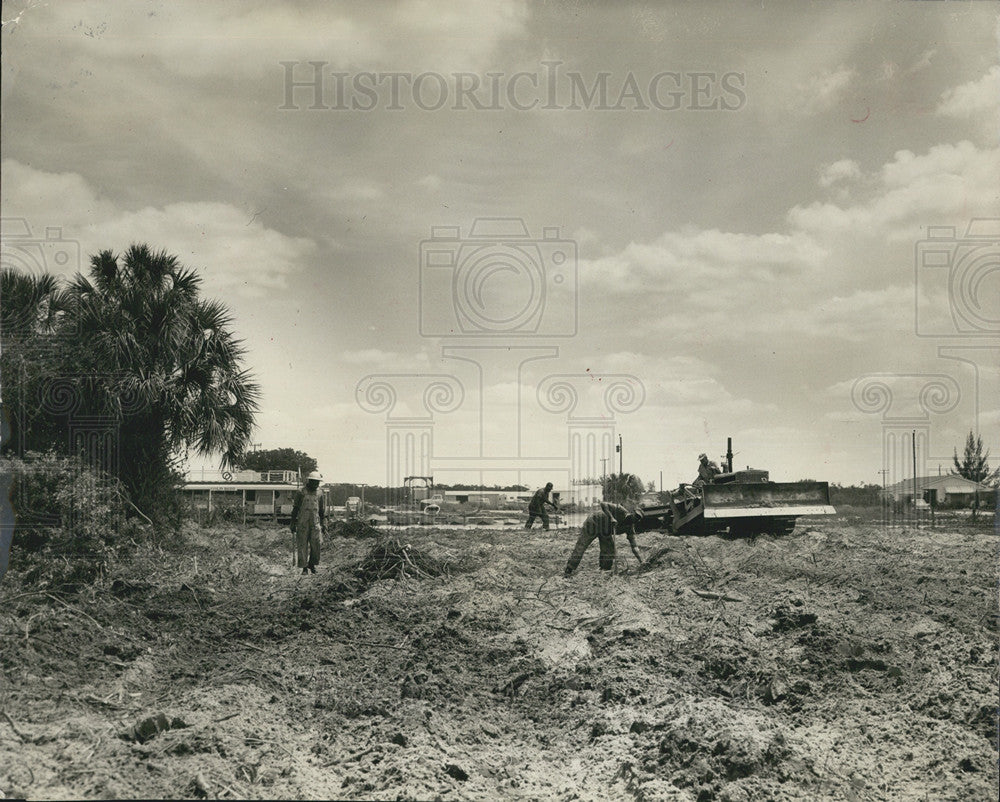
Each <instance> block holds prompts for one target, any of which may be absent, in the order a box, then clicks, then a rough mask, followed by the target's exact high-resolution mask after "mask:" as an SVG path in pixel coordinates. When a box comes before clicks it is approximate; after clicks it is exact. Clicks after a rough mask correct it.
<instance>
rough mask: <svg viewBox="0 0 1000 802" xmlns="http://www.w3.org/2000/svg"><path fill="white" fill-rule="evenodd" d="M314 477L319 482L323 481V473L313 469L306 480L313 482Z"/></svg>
mask: <svg viewBox="0 0 1000 802" xmlns="http://www.w3.org/2000/svg"><path fill="white" fill-rule="evenodd" d="M313 479H315V480H316V481H317V482H322V481H323V474H321V473H320V472H319V471H312V472H311V473H310V474H309V475H308V476H307V477H306V481H307V482H311V481H312V480H313Z"/></svg>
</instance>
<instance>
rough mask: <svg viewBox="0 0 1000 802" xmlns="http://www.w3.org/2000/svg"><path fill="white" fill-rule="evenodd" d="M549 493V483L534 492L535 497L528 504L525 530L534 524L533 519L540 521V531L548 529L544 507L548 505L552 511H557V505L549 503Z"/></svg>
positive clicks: (550, 490) (547, 516) (550, 483)
mask: <svg viewBox="0 0 1000 802" xmlns="http://www.w3.org/2000/svg"><path fill="white" fill-rule="evenodd" d="M551 492H552V482H549V483H548V484H546V485H545V487H543V488H539V489H538V490H536V491H535V495H533V496H532V497H531V501H530V502H528V522H527V523H526V524H525V525H524V528H525V529H531V525H532V524H533V523H534V522H535V518H541V519H542V529H548V528H549V514H548V513H547V512H546V511H545V505H546V504H548V505H549V506H550V507H551V508H552V509H554V510H558V509H559V505H558V504H556V503H555V502H554V501H549V493H551ZM557 495H558V494H557Z"/></svg>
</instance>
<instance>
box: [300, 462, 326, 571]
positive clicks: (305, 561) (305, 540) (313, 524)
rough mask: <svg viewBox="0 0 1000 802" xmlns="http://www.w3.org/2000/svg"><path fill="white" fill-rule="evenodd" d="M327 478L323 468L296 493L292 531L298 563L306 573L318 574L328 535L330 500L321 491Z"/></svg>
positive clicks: (309, 476) (315, 472)
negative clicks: (324, 478) (327, 505)
mask: <svg viewBox="0 0 1000 802" xmlns="http://www.w3.org/2000/svg"><path fill="white" fill-rule="evenodd" d="M322 480H323V476H322V474H320V473H319V471H313V472H312V473H310V474H309V475H308V476H307V477H306V484H305V487H304V488H302V490H300V491H299V492H298V493H296V494H295V503H294V505H293V506H292V533H293V534H294V535H295V564H296V565H297V566H299V567H300V568H301V569H302V573H303V574H308V573H309V572H310V571H311V572H312V573H314V574H315V573H316V566H317V565H318V564H319V552H320V546H321V545H322V543H323V535H325V534H326V502H325V500H324V498H323V494H322V493H320V492H319V483H320V482H321V481H322Z"/></svg>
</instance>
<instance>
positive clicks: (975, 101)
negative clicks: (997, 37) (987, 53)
mask: <svg viewBox="0 0 1000 802" xmlns="http://www.w3.org/2000/svg"><path fill="white" fill-rule="evenodd" d="M998 109H1000V65H994V66H992V67H991V68H990V71H989V72H987V73H986V74H985V75H983V76H982V77H981V78H979V79H978V80H976V81H970V82H969V83H966V84H962V85H961V86H956V87H954V88H953V89H948V90H947V91H945V92H944V93H942V95H941V100H940V101H939V102H938V106H937V109H936V110H935V113H937V114H941V115H943V116H945V117H957V118H959V119H969V118H971V117H975V116H978V115H980V114H989V113H994V114H995V113H996V112H997V110H998Z"/></svg>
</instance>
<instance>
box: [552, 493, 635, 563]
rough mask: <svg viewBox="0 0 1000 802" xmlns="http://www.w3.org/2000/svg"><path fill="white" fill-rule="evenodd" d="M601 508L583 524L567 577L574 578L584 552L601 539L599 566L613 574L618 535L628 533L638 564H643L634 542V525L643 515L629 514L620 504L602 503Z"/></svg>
mask: <svg viewBox="0 0 1000 802" xmlns="http://www.w3.org/2000/svg"><path fill="white" fill-rule="evenodd" d="M600 507H601V509H600V511H599V512H594V513H591V514H590V515H588V516H587V520H585V521H584V522H583V528H582V529H581V530H580V537H579V538H578V539H577V541H576V545H575V546H574V547H573V551H572V553H571V554H570V555H569V560H568V561H567V563H566V570H565V571H564V572H563V575H564V576H567V577H568V576H571V575H572V574H573V572H574V571H576V569H577V568H578V567H579V565H580V560H582V559H583V555H584V552H586V551H587V548H588V547H589V546H590V544H591V543H593V542H594V538H597V539H598V541H599V542H600V546H601V553H600V556H599V557H598V560H597V564H598V566H599V567H600V569H601V570H602V571H610V570H611V569H612V568H614V566H615V534H616V532H625V536H626V537H627V538H628V544H629V547H630V548H631V549H632V553H633V554H634V555H635V558H636V559H637V560H638V561H639V564H640V565H641V564H642V557H641V556H640V555H639V548H638V546H637V545H636V542H635V526H636V524H637V523H638V522H639V520H640V519H641V518H642V515H641V514H640V513H638V512H629V511H628V510H627V509H625V508H624V507H623V506H621V505H620V504H609V503H607V502H604V501H602V502H601V504H600Z"/></svg>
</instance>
